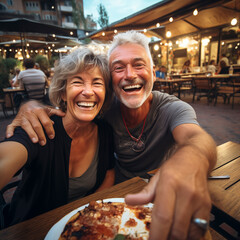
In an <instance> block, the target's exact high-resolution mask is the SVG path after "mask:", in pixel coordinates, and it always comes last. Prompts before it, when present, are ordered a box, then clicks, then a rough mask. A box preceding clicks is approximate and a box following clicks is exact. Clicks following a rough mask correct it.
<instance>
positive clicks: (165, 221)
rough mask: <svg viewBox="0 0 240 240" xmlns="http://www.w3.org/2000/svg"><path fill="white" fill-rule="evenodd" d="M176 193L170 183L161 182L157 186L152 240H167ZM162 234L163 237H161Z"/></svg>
mask: <svg viewBox="0 0 240 240" xmlns="http://www.w3.org/2000/svg"><path fill="white" fill-rule="evenodd" d="M175 201H176V195H175V192H174V189H172V188H170V187H169V185H168V186H167V185H165V183H164V184H161V181H160V182H159V184H158V186H157V188H156V196H155V199H154V207H153V211H152V221H151V227H150V235H149V239H150V240H160V239H161V240H166V239H168V236H169V232H170V229H171V226H172V221H173V215H174V211H175ZM159 236H161V237H159Z"/></svg>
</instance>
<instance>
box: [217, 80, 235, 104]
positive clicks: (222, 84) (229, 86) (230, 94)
mask: <svg viewBox="0 0 240 240" xmlns="http://www.w3.org/2000/svg"><path fill="white" fill-rule="evenodd" d="M218 96H221V97H223V100H224V104H225V103H226V101H227V103H228V104H229V103H230V99H231V98H232V108H233V107H234V98H235V97H236V96H240V82H237V81H236V80H235V79H234V78H230V79H222V80H219V81H217V82H216V93H215V103H214V105H216V104H217V99H218Z"/></svg>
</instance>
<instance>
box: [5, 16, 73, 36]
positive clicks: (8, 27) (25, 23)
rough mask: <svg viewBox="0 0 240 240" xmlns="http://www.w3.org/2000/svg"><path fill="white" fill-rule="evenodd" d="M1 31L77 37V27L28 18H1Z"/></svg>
mask: <svg viewBox="0 0 240 240" xmlns="http://www.w3.org/2000/svg"><path fill="white" fill-rule="evenodd" d="M0 31H3V32H19V33H28V32H31V33H45V34H55V35H62V36H69V37H77V30H76V29H68V28H62V27H59V26H56V25H52V24H46V23H41V22H37V21H34V20H29V19H26V18H13V19H5V20H0Z"/></svg>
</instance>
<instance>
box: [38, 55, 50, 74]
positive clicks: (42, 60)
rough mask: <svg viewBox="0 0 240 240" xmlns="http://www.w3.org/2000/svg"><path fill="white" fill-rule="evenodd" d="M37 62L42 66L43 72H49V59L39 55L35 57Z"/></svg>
mask: <svg viewBox="0 0 240 240" xmlns="http://www.w3.org/2000/svg"><path fill="white" fill-rule="evenodd" d="M35 62H36V63H38V64H39V66H40V69H41V70H42V71H43V72H47V71H48V68H49V62H48V59H47V58H46V57H44V56H42V55H37V56H36V57H35Z"/></svg>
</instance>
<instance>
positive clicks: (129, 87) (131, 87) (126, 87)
mask: <svg viewBox="0 0 240 240" xmlns="http://www.w3.org/2000/svg"><path fill="white" fill-rule="evenodd" d="M141 87H142V86H141V85H140V84H135V85H128V86H125V87H123V89H124V90H128V89H133V88H141Z"/></svg>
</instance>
